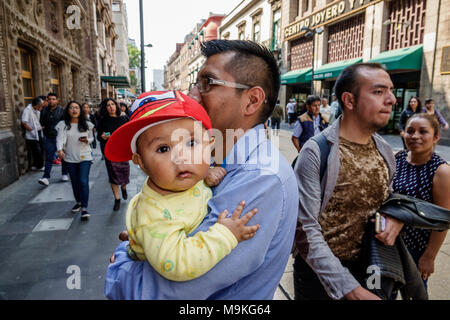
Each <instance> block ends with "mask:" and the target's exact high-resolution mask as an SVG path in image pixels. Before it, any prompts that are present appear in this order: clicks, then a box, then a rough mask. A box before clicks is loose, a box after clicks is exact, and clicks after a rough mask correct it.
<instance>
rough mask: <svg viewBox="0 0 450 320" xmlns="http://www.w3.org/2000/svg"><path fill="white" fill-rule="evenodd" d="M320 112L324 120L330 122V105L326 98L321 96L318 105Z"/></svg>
mask: <svg viewBox="0 0 450 320" xmlns="http://www.w3.org/2000/svg"><path fill="white" fill-rule="evenodd" d="M320 114H321V115H322V117H323V118H324V119H325V121H326V122H328V123H329V122H330V116H331V106H330V105H329V104H328V99H327V98H322V104H321V105H320Z"/></svg>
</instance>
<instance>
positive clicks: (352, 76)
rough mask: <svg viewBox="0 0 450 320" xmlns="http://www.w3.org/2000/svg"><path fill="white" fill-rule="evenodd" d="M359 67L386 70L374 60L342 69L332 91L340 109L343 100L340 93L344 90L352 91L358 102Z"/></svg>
mask: <svg viewBox="0 0 450 320" xmlns="http://www.w3.org/2000/svg"><path fill="white" fill-rule="evenodd" d="M361 68H370V69H381V70H384V71H386V69H384V68H383V66H382V65H381V64H379V63H376V62H362V63H355V64H352V65H351V66H348V67H347V68H345V69H344V70H342V72H341V74H340V75H339V77H338V78H337V80H336V84H335V85H334V92H335V93H336V98H337V99H338V101H339V104H340V105H341V108H342V109H344V102H343V101H342V94H343V93H344V92H350V93H352V94H353V95H354V96H355V102H356V103H358V99H359V89H360V87H359V81H358V77H359V74H358V71H359V69H361Z"/></svg>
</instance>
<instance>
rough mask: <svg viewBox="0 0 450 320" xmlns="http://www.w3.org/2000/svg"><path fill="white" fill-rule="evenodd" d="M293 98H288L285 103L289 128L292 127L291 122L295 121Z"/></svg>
mask: <svg viewBox="0 0 450 320" xmlns="http://www.w3.org/2000/svg"><path fill="white" fill-rule="evenodd" d="M295 106H296V104H295V99H294V98H292V99H291V100H289V103H288V104H286V114H287V115H288V119H287V120H288V122H289V128H292V124H293V123H294V122H295Z"/></svg>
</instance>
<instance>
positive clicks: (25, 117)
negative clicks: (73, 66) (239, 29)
mask: <svg viewBox="0 0 450 320" xmlns="http://www.w3.org/2000/svg"><path fill="white" fill-rule="evenodd" d="M128 119H129V105H128V104H127V103H126V102H124V101H120V103H117V102H116V101H115V100H114V99H112V98H106V99H104V100H103V101H102V102H101V103H100V106H99V110H98V111H97V112H95V113H94V112H93V111H92V106H91V104H89V103H88V102H84V103H79V102H77V101H70V102H69V103H68V104H67V105H66V107H65V108H63V107H62V106H60V105H59V97H58V95H57V94H56V93H54V92H50V93H48V94H47V96H37V97H36V98H34V99H33V100H32V101H31V103H30V104H29V105H27V106H26V108H25V109H24V111H23V113H22V118H21V123H22V128H23V132H24V138H25V141H26V146H27V151H28V160H29V161H28V162H29V169H30V170H33V171H43V176H42V178H40V179H39V180H38V182H39V183H40V184H42V185H44V186H48V185H49V184H50V177H51V171H52V168H53V165H60V166H61V181H62V182H68V181H69V180H70V181H71V184H72V191H73V195H74V198H75V201H76V203H75V205H74V206H73V208H72V212H79V211H81V218H82V219H86V218H88V217H89V216H90V214H89V213H88V211H87V206H88V199H89V171H90V167H91V164H92V161H93V157H92V152H93V149H95V148H97V140H98V141H99V143H100V149H101V152H102V160H105V164H106V169H107V172H108V178H109V182H110V184H111V189H112V191H113V195H114V206H113V210H114V211H117V210H119V209H120V196H119V186H120V187H121V191H122V198H123V199H124V200H126V199H127V198H128V195H127V190H126V185H127V184H128V183H129V174H130V167H129V164H128V162H124V163H115V162H111V161H109V160H108V159H106V158H105V157H104V148H105V144H106V142H107V140H108V138H109V136H110V135H111V134H112V133H113V132H114V131H115V130H116V129H117V128H119V127H120V126H121V125H123V124H124V123H126V122H127V121H128ZM69 177H70V179H69Z"/></svg>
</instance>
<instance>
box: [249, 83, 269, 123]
mask: <svg viewBox="0 0 450 320" xmlns="http://www.w3.org/2000/svg"><path fill="white" fill-rule="evenodd" d="M246 99H247V101H246V106H245V108H244V115H246V116H251V115H253V114H255V113H257V112H258V111H259V110H261V107H262V105H263V104H264V101H265V100H266V94H265V92H264V90H263V88H261V87H259V86H256V87H252V88H250V89H248V90H247V92H246Z"/></svg>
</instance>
